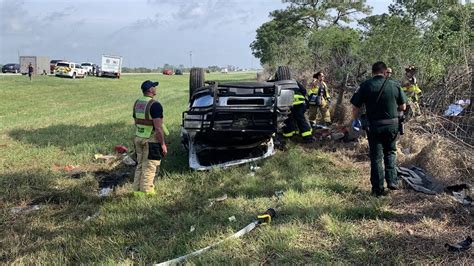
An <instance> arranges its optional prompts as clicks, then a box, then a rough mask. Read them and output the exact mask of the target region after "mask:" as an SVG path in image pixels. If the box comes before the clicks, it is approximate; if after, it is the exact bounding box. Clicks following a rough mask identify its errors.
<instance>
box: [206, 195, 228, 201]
mask: <svg viewBox="0 0 474 266" xmlns="http://www.w3.org/2000/svg"><path fill="white" fill-rule="evenodd" d="M226 199H227V194H224V195H222V196H220V197H218V198H213V199H209V201H214V202H221V201H224V200H226Z"/></svg>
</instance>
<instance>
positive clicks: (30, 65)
mask: <svg viewBox="0 0 474 266" xmlns="http://www.w3.org/2000/svg"><path fill="white" fill-rule="evenodd" d="M33 72H34V68H33V65H32V64H31V63H30V64H29V65H28V77H29V78H30V81H31V76H32V75H33Z"/></svg>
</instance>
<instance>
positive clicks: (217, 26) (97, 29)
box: [0, 0, 392, 68]
mask: <svg viewBox="0 0 474 266" xmlns="http://www.w3.org/2000/svg"><path fill="white" fill-rule="evenodd" d="M367 2H368V4H369V5H370V6H372V7H373V12H372V13H373V14H380V13H383V12H387V7H388V5H389V4H390V3H391V2H392V1H391V0H385V1H384V0H368V1H367ZM285 6H286V4H283V3H282V1H281V0H74V1H67V0H62V1H60V0H0V64H6V63H15V62H18V55H45V56H49V57H50V59H67V60H70V61H74V62H79V63H80V62H85V61H91V62H99V61H100V56H101V55H102V54H113V55H121V56H123V58H124V66H130V67H138V66H145V67H157V66H163V64H165V63H169V64H174V65H179V64H183V65H185V66H189V65H190V63H191V62H190V61H191V60H190V51H192V63H193V65H195V66H209V65H218V66H225V65H236V66H239V67H244V68H249V67H260V64H259V61H258V59H256V58H254V57H253V56H252V53H251V50H250V48H249V44H250V43H251V42H252V41H253V40H254V39H255V31H256V29H257V28H258V27H259V26H260V25H261V24H262V23H264V22H266V21H268V20H269V17H268V13H269V12H270V11H272V10H275V9H282V8H285Z"/></svg>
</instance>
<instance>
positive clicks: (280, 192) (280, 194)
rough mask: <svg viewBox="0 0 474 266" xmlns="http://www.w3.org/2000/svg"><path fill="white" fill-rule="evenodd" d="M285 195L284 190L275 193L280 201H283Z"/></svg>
mask: <svg viewBox="0 0 474 266" xmlns="http://www.w3.org/2000/svg"><path fill="white" fill-rule="evenodd" d="M283 195H284V192H283V190H278V191H275V196H276V197H277V198H278V199H279V200H281V198H283Z"/></svg>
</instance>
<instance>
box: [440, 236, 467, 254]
mask: <svg viewBox="0 0 474 266" xmlns="http://www.w3.org/2000/svg"><path fill="white" fill-rule="evenodd" d="M471 245H472V238H471V237H470V236H468V237H467V238H466V239H465V240H463V241H461V242H458V243H456V244H449V243H446V244H444V246H445V247H447V248H448V251H454V252H459V251H466V250H468V249H470V248H471Z"/></svg>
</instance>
